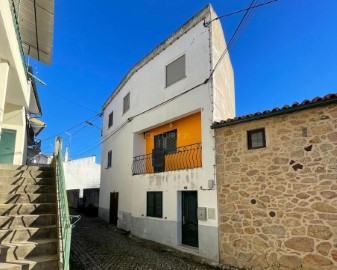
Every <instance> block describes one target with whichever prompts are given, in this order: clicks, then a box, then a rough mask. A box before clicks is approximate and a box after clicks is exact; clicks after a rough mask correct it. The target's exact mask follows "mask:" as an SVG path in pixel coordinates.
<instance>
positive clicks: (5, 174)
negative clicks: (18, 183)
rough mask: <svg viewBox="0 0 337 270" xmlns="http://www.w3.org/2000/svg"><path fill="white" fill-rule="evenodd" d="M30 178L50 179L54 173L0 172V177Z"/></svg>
mask: <svg viewBox="0 0 337 270" xmlns="http://www.w3.org/2000/svg"><path fill="white" fill-rule="evenodd" d="M8 176H9V177H15V178H20V177H32V178H36V177H39V178H44V177H46V178H52V177H53V176H54V171H52V170H48V171H38V170H0V177H8Z"/></svg>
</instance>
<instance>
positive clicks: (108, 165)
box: [106, 150, 112, 168]
mask: <svg viewBox="0 0 337 270" xmlns="http://www.w3.org/2000/svg"><path fill="white" fill-rule="evenodd" d="M106 167H107V168H111V167H112V150H110V151H109V152H108V159H107V166H106Z"/></svg>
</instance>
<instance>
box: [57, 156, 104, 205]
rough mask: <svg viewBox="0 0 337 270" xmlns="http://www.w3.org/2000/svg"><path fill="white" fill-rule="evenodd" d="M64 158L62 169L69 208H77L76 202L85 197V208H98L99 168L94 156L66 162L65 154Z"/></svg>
mask: <svg viewBox="0 0 337 270" xmlns="http://www.w3.org/2000/svg"><path fill="white" fill-rule="evenodd" d="M65 158H66V159H65V161H64V162H63V168H64V178H65V183H66V190H67V194H68V203H69V206H71V207H77V206H78V205H77V203H78V202H77V200H78V199H83V198H84V197H85V198H86V199H85V206H87V205H88V204H93V205H95V206H96V207H98V198H99V186H100V175H101V166H100V165H99V164H97V163H96V156H92V157H87V158H81V159H75V160H68V159H67V153H66V155H65Z"/></svg>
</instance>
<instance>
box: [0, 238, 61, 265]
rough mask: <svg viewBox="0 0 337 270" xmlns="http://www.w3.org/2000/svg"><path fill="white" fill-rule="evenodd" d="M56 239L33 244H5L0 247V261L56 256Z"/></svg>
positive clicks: (37, 241)
mask: <svg viewBox="0 0 337 270" xmlns="http://www.w3.org/2000/svg"><path fill="white" fill-rule="evenodd" d="M56 254H57V239H43V240H36V241H34V242H20V243H7V244H2V245H0V261H1V262H6V261H13V260H23V259H29V258H31V257H34V256H40V255H56Z"/></svg>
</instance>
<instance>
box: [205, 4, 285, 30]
mask: <svg viewBox="0 0 337 270" xmlns="http://www.w3.org/2000/svg"><path fill="white" fill-rule="evenodd" d="M277 1H278V0H273V1H269V2H265V3H262V4H258V5H255V6H252V7H251V8H250V9H254V8H258V7H262V6H265V5H269V4H271V3H274V2H277ZM248 9H249V8H245V9H240V10H237V11H234V12H231V13H227V14H225V15H222V16H219V17H216V18H214V19H213V20H211V21H209V22H206V21H204V26H205V27H207V26H209V25H210V24H211V23H212V22H214V21H216V20H219V19H222V18H225V17H229V16H232V15H236V14H239V13H242V12H244V11H247V10H248Z"/></svg>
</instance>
